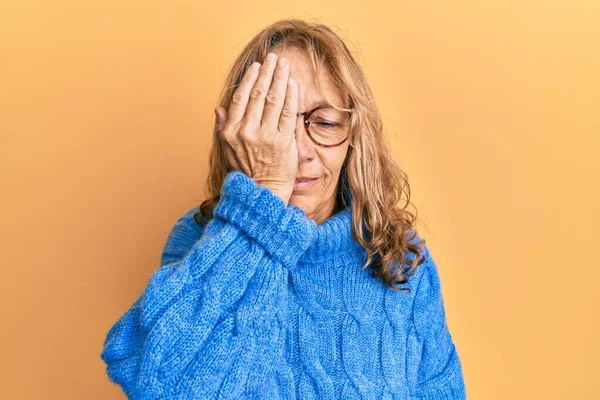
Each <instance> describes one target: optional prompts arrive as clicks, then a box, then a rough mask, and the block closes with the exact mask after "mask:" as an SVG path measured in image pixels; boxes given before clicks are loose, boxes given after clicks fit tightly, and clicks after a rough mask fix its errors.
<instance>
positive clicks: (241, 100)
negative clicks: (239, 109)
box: [231, 90, 244, 105]
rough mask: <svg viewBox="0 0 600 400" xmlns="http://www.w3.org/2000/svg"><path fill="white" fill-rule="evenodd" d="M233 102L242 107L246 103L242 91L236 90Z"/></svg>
mask: <svg viewBox="0 0 600 400" xmlns="http://www.w3.org/2000/svg"><path fill="white" fill-rule="evenodd" d="M231 102H232V103H233V104H236V105H240V104H243V103H244V93H242V92H241V91H240V90H236V91H235V92H234V93H233V96H232V97H231Z"/></svg>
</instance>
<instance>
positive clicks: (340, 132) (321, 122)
mask: <svg viewBox="0 0 600 400" xmlns="http://www.w3.org/2000/svg"><path fill="white" fill-rule="evenodd" d="M309 121H310V126H309V127H308V130H309V132H310V134H311V136H312V137H313V138H314V139H315V140H316V141H317V142H319V143H321V144H325V145H332V144H338V143H339V142H341V141H342V140H344V139H346V137H347V136H348V130H349V125H350V113H349V112H348V111H340V110H336V109H335V108H331V107H327V108H320V109H318V110H316V111H315V112H313V113H312V114H311V116H310V119H309Z"/></svg>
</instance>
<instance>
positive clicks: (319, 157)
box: [273, 48, 349, 225]
mask: <svg viewBox="0 0 600 400" xmlns="http://www.w3.org/2000/svg"><path fill="white" fill-rule="evenodd" d="M273 52H274V53H276V54H277V55H278V56H280V57H281V56H283V57H285V58H287V59H288V61H289V65H290V77H292V78H294V79H295V80H296V82H297V83H298V112H302V111H307V110H311V109H313V108H315V107H317V106H318V105H319V104H320V103H322V104H326V103H327V102H326V101H325V99H324V96H323V95H322V94H321V93H319V91H318V90H317V86H316V85H315V78H316V76H315V72H314V71H313V69H312V67H311V64H310V58H309V57H308V56H307V55H306V54H305V53H302V52H300V51H298V50H296V49H293V48H292V49H285V50H281V51H273ZM321 71H322V72H323V73H322V75H321V87H322V88H323V90H324V91H325V92H326V94H327V96H328V97H330V98H331V100H332V101H333V102H335V103H336V104H343V102H342V99H341V97H340V95H339V93H337V91H336V90H335V89H334V85H333V83H332V80H331V78H330V76H329V74H328V73H327V71H326V70H325V69H322V70H321ZM295 133H296V144H297V147H298V172H297V174H296V176H309V177H313V178H316V177H319V178H320V179H319V181H318V182H316V183H315V184H314V185H313V186H312V187H311V188H309V189H305V190H303V191H294V192H292V195H291V197H290V200H289V203H292V204H294V205H295V206H297V207H299V208H300V209H302V210H303V211H304V212H305V214H306V215H307V217H309V218H312V219H313V220H315V222H317V224H319V225H320V224H321V223H323V222H324V221H326V220H327V219H328V218H330V217H331V216H332V215H333V214H335V213H336V212H338V211H339V210H337V209H336V192H337V185H338V181H339V177H340V173H341V170H342V165H343V163H344V160H345V159H346V154H347V153H348V147H349V141H346V142H345V143H343V144H342V145H340V146H338V147H330V148H323V147H320V146H317V145H316V144H314V143H313V142H312V141H311V140H310V138H309V137H308V135H307V134H306V131H305V127H304V120H303V119H302V118H298V121H297V125H296V132H295Z"/></svg>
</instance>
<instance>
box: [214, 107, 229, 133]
mask: <svg viewBox="0 0 600 400" xmlns="http://www.w3.org/2000/svg"><path fill="white" fill-rule="evenodd" d="M215 117H216V118H217V124H218V129H219V132H221V131H222V130H223V128H224V127H225V122H226V121H227V110H225V108H223V107H221V106H219V107H217V108H215Z"/></svg>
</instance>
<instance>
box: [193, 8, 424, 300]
mask: <svg viewBox="0 0 600 400" xmlns="http://www.w3.org/2000/svg"><path fill="white" fill-rule="evenodd" d="M287 48H295V49H298V50H301V51H303V52H305V53H306V54H307V55H308V56H309V58H310V60H311V62H312V67H313V69H314V71H315V72H316V76H320V75H319V72H320V70H321V69H322V68H323V65H324V66H325V68H326V71H327V72H328V73H329V75H330V77H331V79H332V84H333V85H334V87H335V89H336V90H338V91H339V93H340V94H341V95H342V97H343V98H344V99H346V100H347V101H348V102H349V103H350V107H351V109H352V113H351V123H350V131H349V141H350V144H349V148H348V153H347V155H346V159H345V161H344V165H343V166H342V170H341V173H340V180H339V182H338V196H337V202H338V203H337V204H338V205H341V204H343V205H344V206H348V204H347V200H350V201H349V202H350V205H349V206H350V207H352V235H353V237H354V239H355V240H356V241H357V242H358V243H360V245H361V246H362V247H363V248H364V249H365V250H366V252H367V261H366V263H365V265H363V266H362V269H364V268H367V267H369V266H370V267H371V269H372V272H371V275H372V277H374V278H376V277H379V279H380V280H381V281H382V282H383V283H384V284H385V285H386V286H387V287H388V288H390V289H393V290H398V289H400V290H407V291H410V289H408V288H402V287H400V288H398V287H395V286H394V285H398V284H405V283H407V282H408V277H409V276H412V275H413V274H414V273H415V272H416V269H417V267H418V265H420V264H421V263H422V262H423V261H424V258H422V256H423V254H424V248H423V246H424V244H425V240H424V239H422V238H421V237H420V236H419V235H417V233H416V230H415V228H414V225H415V221H416V219H417V214H416V209H415V214H413V213H411V212H410V211H409V210H408V209H407V208H408V206H409V205H410V206H412V204H411V203H410V186H409V184H408V178H407V175H406V173H405V172H404V171H402V170H401V169H400V167H399V166H398V165H397V164H396V162H395V161H394V159H393V158H392V155H391V154H390V151H389V148H388V145H387V143H386V141H385V137H384V135H383V124H382V121H381V117H380V114H379V110H378V108H377V106H376V104H375V100H374V97H373V94H372V92H371V89H370V87H369V85H368V83H367V80H366V78H365V75H364V73H363V71H362V69H361V67H360V66H359V64H358V63H357V62H356V60H355V59H354V57H353V56H352V54H351V52H350V51H349V50H348V48H347V47H346V45H345V43H344V42H343V41H342V40H341V39H340V38H339V37H338V35H337V34H336V33H334V32H333V31H332V30H331V29H330V28H328V27H327V26H325V25H322V24H313V23H309V22H306V21H303V20H299V19H285V20H280V21H277V22H275V23H273V24H271V25H269V26H267V27H266V28H265V29H263V30H262V31H261V32H260V33H258V34H257V35H256V36H255V37H254V38H253V39H252V40H251V41H250V42H249V43H248V44H247V45H246V47H245V48H244V50H243V51H242V53H241V54H240V55H239V56H238V57H237V59H236V60H235V62H234V64H233V67H232V68H231V71H230V73H229V75H228V77H227V81H226V83H225V87H224V89H223V91H222V93H221V97H220V99H219V105H220V106H222V107H224V108H225V109H228V108H229V105H230V103H231V99H232V96H233V94H234V92H235V90H236V88H237V87H238V85H239V84H240V82H241V80H242V78H243V76H244V74H245V72H246V70H247V69H248V67H249V66H250V65H251V64H252V63H253V62H254V61H258V62H261V61H262V60H264V58H265V56H266V55H267V53H268V52H269V51H272V50H284V49H287ZM316 84H317V86H318V87H320V81H319V79H317V82H316ZM336 108H337V106H336ZM340 108H341V109H347V108H344V107H340ZM218 133H219V132H218V124H217V123H216V122H215V126H214V130H213V142H212V147H211V152H210V158H209V160H210V161H209V175H208V178H207V186H206V191H207V195H208V198H207V200H205V201H203V202H202V204H201V205H200V210H199V211H198V212H196V214H195V215H194V220H195V221H196V222H197V223H199V224H202V225H205V224H206V223H208V221H209V220H210V219H212V213H213V210H214V208H215V206H216V205H217V204H218V202H219V199H220V191H221V187H222V185H223V182H224V180H225V178H226V176H227V173H228V172H229V171H228V168H227V165H226V162H225V157H224V153H223V148H222V145H221V141H220V140H219V138H218ZM403 193H405V194H406V200H405V202H404V204H403V205H401V201H402V194H403ZM346 196H349V198H348V199H347V198H346ZM413 207H414V206H413ZM415 238H416V239H417V240H416V241H415V240H414V239H415ZM407 252H411V253H414V254H415V257H414V258H413V259H411V260H409V259H408V258H407V257H406V254H405V253H407ZM395 265H401V266H403V268H397V267H395ZM405 265H406V267H405V268H404V266H405Z"/></svg>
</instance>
